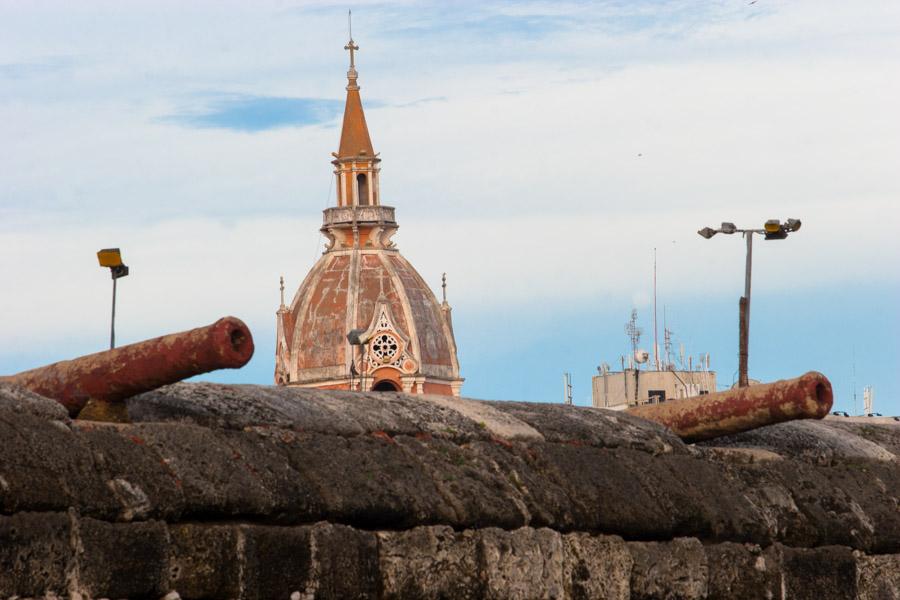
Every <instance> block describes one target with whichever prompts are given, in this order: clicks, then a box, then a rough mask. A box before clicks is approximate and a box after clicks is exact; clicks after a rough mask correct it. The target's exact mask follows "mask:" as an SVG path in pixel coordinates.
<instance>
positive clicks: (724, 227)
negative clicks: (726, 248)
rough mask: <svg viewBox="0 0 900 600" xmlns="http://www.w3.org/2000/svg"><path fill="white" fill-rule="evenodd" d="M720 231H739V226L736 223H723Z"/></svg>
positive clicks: (728, 232) (730, 232)
mask: <svg viewBox="0 0 900 600" xmlns="http://www.w3.org/2000/svg"><path fill="white" fill-rule="evenodd" d="M719 231H720V232H721V233H727V234H732V233H734V232H735V231H737V227H735V225H734V223H722V227H721V229H719Z"/></svg>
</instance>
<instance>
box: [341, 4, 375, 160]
mask: <svg viewBox="0 0 900 600" xmlns="http://www.w3.org/2000/svg"><path fill="white" fill-rule="evenodd" d="M350 16H351V15H350V12H349V11H348V12H347V20H348V24H349V21H350ZM344 50H348V51H349V52H350V69H349V70H348V71H347V103H346V104H345V105H344V125H343V128H342V129H341V146H340V149H339V150H338V153H337V155H338V158H351V157H356V156H367V157H369V158H372V157H374V156H375V151H374V150H373V149H372V140H371V139H369V128H368V127H367V126H366V116H365V114H363V107H362V100H361V99H360V97H359V85H358V84H357V83H356V80H357V77H358V74H357V72H356V61H355V57H354V54H353V53H354V52H356V51H357V50H359V46H357V45H356V43H355V42H354V41H353V29H352V27H351V29H350V41H348V42H347V45H346V46H344Z"/></svg>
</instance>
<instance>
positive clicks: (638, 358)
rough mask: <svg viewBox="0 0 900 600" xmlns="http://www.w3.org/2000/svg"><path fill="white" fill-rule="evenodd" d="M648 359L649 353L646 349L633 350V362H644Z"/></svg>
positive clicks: (640, 363)
mask: <svg viewBox="0 0 900 600" xmlns="http://www.w3.org/2000/svg"><path fill="white" fill-rule="evenodd" d="M649 359H650V353H649V352H647V351H646V350H635V351H634V362H636V363H637V364H639V365H642V364H644V363H645V362H647V361H648V360H649Z"/></svg>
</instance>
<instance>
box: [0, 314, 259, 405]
mask: <svg viewBox="0 0 900 600" xmlns="http://www.w3.org/2000/svg"><path fill="white" fill-rule="evenodd" d="M252 356H253V336H252V335H251V333H250V329H249V328H248V327H247V326H246V325H245V324H244V322H243V321H241V320H240V319H238V318H236V317H223V318H221V319H219V320H218V321H216V322H215V323H213V324H212V325H207V326H206V327H198V328H196V329H191V330H188V331H182V332H179V333H172V334H169V335H164V336H162V337H158V338H153V339H150V340H145V341H143V342H137V343H135V344H130V345H127V346H120V347H119V348H114V349H112V350H106V351H104V352H97V353H96V354H89V355H87V356H82V357H79V358H75V359H72V360H64V361H60V362H57V363H53V364H50V365H47V366H44V367H38V368H37V369H32V370H30V371H23V372H21V373H18V374H16V375H11V376H7V377H0V381H8V382H11V383H15V384H17V385H21V386H22V387H25V388H27V389H29V390H31V391H33V392H35V393H37V394H40V395H42V396H46V397H47V398H53V399H54V400H57V401H58V402H60V403H61V404H62V405H63V406H65V407H66V409H67V410H68V411H69V414H70V415H71V416H73V417H74V416H77V415H78V414H79V413H80V412H81V411H82V410H83V409H84V408H85V405H87V404H88V402H89V401H90V402H92V403H96V404H98V405H100V406H101V407H106V408H109V406H108V405H109V404H111V403H120V404H121V401H122V400H125V399H126V398H129V397H131V396H135V395H137V394H141V393H143V392H147V391H150V390H153V389H156V388H158V387H161V386H164V385H168V384H170V383H175V382H177V381H181V380H182V379H187V378H188V377H193V376H194V375H200V374H202V373H208V372H209V371H214V370H216V369H237V368H240V367H242V366H244V365H245V364H247V361H249V360H250V358H251V357H252ZM121 406H122V407H124V405H121ZM101 412H102V411H101ZM83 416H84V415H83Z"/></svg>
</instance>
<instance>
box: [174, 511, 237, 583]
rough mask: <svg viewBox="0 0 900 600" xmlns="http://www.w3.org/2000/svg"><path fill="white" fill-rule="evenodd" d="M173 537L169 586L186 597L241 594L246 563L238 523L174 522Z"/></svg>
mask: <svg viewBox="0 0 900 600" xmlns="http://www.w3.org/2000/svg"><path fill="white" fill-rule="evenodd" d="M169 538H170V540H171V549H170V554H169V569H168V578H169V587H171V588H172V589H175V590H177V591H178V593H179V594H180V595H181V597H182V598H185V599H187V598H190V599H208V600H216V599H221V598H240V597H241V571H242V568H243V565H242V557H240V556H239V553H238V550H239V547H238V546H239V544H238V539H239V533H238V527H237V526H236V525H206V524H200V523H183V524H179V525H172V526H170V527H169Z"/></svg>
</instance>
